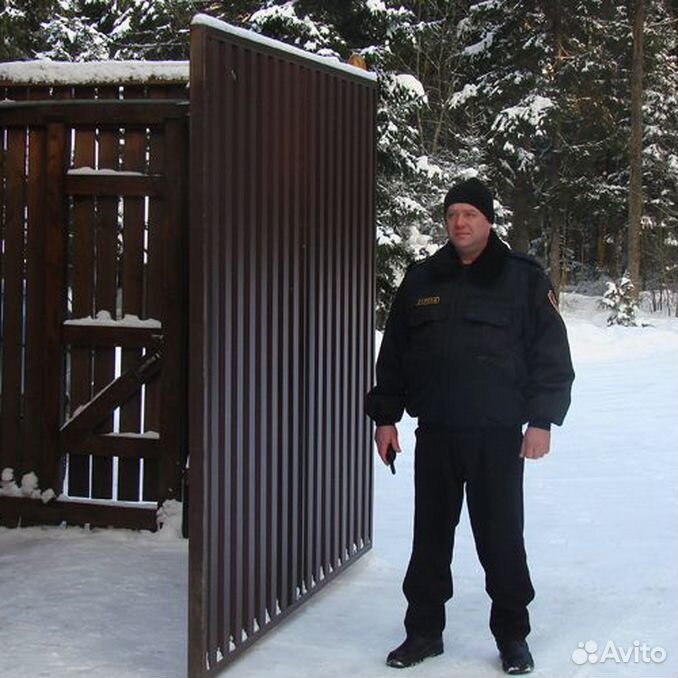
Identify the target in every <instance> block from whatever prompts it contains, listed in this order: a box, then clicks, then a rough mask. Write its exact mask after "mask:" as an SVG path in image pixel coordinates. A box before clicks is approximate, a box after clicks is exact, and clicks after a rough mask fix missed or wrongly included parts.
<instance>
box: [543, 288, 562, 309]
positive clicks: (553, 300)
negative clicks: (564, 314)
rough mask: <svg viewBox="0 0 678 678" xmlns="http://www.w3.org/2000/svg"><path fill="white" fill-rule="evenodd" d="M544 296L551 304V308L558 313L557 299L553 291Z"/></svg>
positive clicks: (550, 290)
mask: <svg viewBox="0 0 678 678" xmlns="http://www.w3.org/2000/svg"><path fill="white" fill-rule="evenodd" d="M546 296H547V297H548V300H549V301H550V302H551V306H553V308H555V309H556V311H557V312H558V313H560V309H559V308H558V299H557V297H556V293H555V292H554V291H553V289H549V291H548V294H547V295H546Z"/></svg>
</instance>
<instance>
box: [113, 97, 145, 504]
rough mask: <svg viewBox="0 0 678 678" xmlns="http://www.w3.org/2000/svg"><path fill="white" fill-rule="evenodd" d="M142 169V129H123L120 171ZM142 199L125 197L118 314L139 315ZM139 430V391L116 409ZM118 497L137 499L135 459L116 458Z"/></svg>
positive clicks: (126, 426) (125, 352) (131, 354)
mask: <svg viewBox="0 0 678 678" xmlns="http://www.w3.org/2000/svg"><path fill="white" fill-rule="evenodd" d="M140 90H141V88H137V87H127V88H125V96H134V97H137V96H140V95H141V94H142V93H143V92H142V91H140ZM145 168H146V130H145V128H137V127H134V128H130V127H127V128H126V129H125V145H124V149H123V156H122V169H123V170H124V171H132V172H144V171H145ZM143 277H144V199H143V198H140V197H127V196H126V197H125V200H124V202H123V231H122V312H123V314H125V315H126V314H134V315H136V316H137V317H138V316H141V315H142V311H143V294H144V283H143ZM140 356H141V351H140V350H139V349H137V348H123V349H122V369H123V371H124V370H127V369H128V368H129V367H130V366H132V365H134V364H135V363H137V362H138V360H139V358H140ZM140 430H141V391H139V392H138V393H137V394H135V395H134V396H133V397H132V398H130V399H129V400H128V401H127V402H126V403H125V404H124V405H123V406H122V407H121V408H120V431H132V432H139V431H140ZM118 498H119V499H122V500H123V501H124V500H132V501H136V500H139V498H140V464H139V461H138V460H135V459H120V461H119V463H118Z"/></svg>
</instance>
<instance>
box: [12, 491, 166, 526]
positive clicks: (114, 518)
mask: <svg viewBox="0 0 678 678" xmlns="http://www.w3.org/2000/svg"><path fill="white" fill-rule="evenodd" d="M64 521H66V523H68V524H69V525H91V526H93V527H118V528H127V529H133V530H156V529H157V522H156V509H155V507H149V508H145V507H144V508H142V507H134V506H121V505H114V504H95V503H92V502H78V501H51V502H49V503H48V504H43V503H42V501H41V500H40V499H28V498H23V497H0V524H1V525H3V526H6V527H19V526H21V527H27V526H29V525H60V524H61V523H62V522H64Z"/></svg>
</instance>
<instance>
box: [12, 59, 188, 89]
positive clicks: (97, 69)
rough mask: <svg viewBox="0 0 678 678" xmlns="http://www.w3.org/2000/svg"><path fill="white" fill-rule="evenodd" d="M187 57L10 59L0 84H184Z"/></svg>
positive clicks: (186, 80) (186, 71)
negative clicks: (67, 59)
mask: <svg viewBox="0 0 678 678" xmlns="http://www.w3.org/2000/svg"><path fill="white" fill-rule="evenodd" d="M188 70H189V67H188V61H78V62H71V61H49V60H41V61H9V62H5V63H0V84H1V85H4V86H11V85H49V86H55V85H108V84H110V85H146V84H160V83H162V84H185V83H187V82H188Z"/></svg>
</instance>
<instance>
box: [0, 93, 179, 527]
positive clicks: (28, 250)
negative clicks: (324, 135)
mask: <svg viewBox="0 0 678 678" xmlns="http://www.w3.org/2000/svg"><path fill="white" fill-rule="evenodd" d="M2 94H4V98H5V100H6V101H4V102H2V103H0V129H2V135H3V136H2V154H1V156H0V177H1V179H2V182H1V184H0V185H1V186H2V221H1V224H0V227H1V242H2V248H1V250H0V275H1V280H2V295H1V307H0V308H1V313H2V315H1V325H0V326H1V330H2V331H1V339H2V350H1V352H0V360H1V370H2V375H1V380H0V381H1V389H2V390H1V398H2V400H1V403H2V407H1V409H0V467H2V468H3V469H5V468H9V469H13V470H14V475H15V479H16V482H17V484H20V479H21V477H22V476H23V475H25V474H26V473H29V472H34V473H35V474H36V475H37V477H38V482H39V486H40V490H43V491H44V490H47V489H48V488H49V489H52V490H53V491H54V492H55V493H56V494H59V493H60V492H61V491H62V490H64V491H65V493H66V494H65V495H64V497H68V498H69V499H71V501H53V502H51V503H47V504H44V503H43V502H42V501H40V500H39V499H36V498H31V495H30V492H29V490H30V489H31V488H30V487H29V486H28V485H26V484H24V492H23V493H20V492H19V491H17V489H16V487H13V486H12V485H11V483H8V482H7V481H8V479H9V476H8V475H7V474H6V483H5V485H6V487H5V488H4V493H3V494H4V495H5V496H1V497H0V520H1V521H2V522H4V523H6V524H16V523H17V522H18V521H22V522H23V523H24V524H25V523H26V522H32V521H37V522H50V521H55V522H59V521H60V520H64V519H66V520H70V521H74V522H89V523H104V524H113V525H128V526H144V527H153V526H154V525H155V515H154V514H155V503H156V502H158V501H162V500H163V499H165V498H170V497H175V496H177V492H178V489H179V482H180V474H181V469H182V460H183V459H185V456H186V447H185V437H186V421H185V419H186V418H185V415H184V414H182V413H183V412H184V411H185V368H186V341H187V339H186V321H185V316H186V306H185V304H186V301H185V294H186V275H187V267H186V263H185V262H186V240H187V221H186V209H187V198H186V193H187V176H186V158H187V155H188V145H187V113H188V103H187V101H186V96H187V92H186V87H185V82H184V83H179V84H170V85H167V84H165V85H153V86H150V85H140V84H133V83H132V84H129V83H126V84H115V85H99V86H96V85H91V86H86V85H78V86H72V85H67V84H57V85H54V84H53V85H52V86H50V87H47V86H44V87H39V86H34V85H21V84H17V83H16V82H9V83H8V82H5V83H4V87H3V89H2ZM161 366H162V367H161ZM7 486H9V489H8V487H7ZM13 494H14V495H18V494H21V496H11V495H13ZM8 495H10V496H8ZM45 498H46V497H45ZM62 499H63V497H62ZM77 499H87V500H91V499H94V500H103V501H100V502H94V503H92V502H89V503H86V504H84V505H83V503H82V502H78V501H73V500H77ZM106 500H116V502H115V503H114V502H110V501H106ZM121 502H134V503H135V504H136V505H137V506H138V507H139V508H136V507H130V506H129V505H125V504H123V503H121ZM146 502H153V504H146Z"/></svg>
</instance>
